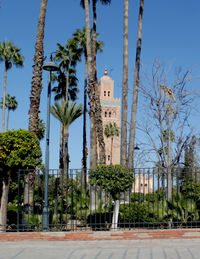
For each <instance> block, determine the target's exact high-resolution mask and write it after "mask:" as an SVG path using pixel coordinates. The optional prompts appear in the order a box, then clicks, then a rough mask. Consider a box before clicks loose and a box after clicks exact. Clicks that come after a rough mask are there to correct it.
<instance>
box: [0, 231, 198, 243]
mask: <svg viewBox="0 0 200 259" xmlns="http://www.w3.org/2000/svg"><path fill="white" fill-rule="evenodd" d="M191 238H200V229H170V230H169V229H166V230H134V231H132V230H130V231H96V232H93V231H90V232H89V231H86V232H80V231H79V232H23V233H22V232H9V233H8V232H6V233H0V242H3V241H25V240H46V241H75V240H77V241H91V240H147V239H191Z"/></svg>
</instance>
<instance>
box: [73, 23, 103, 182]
mask: <svg viewBox="0 0 200 259" xmlns="http://www.w3.org/2000/svg"><path fill="white" fill-rule="evenodd" d="M91 34H92V31H91ZM73 37H74V40H76V41H77V45H78V47H79V48H80V49H81V51H82V54H83V55H84V59H85V79H84V105H83V159H82V167H83V170H84V175H85V177H84V183H85V182H86V170H87V154H88V151H87V136H86V115H87V76H88V75H87V74H88V71H87V49H86V29H85V27H84V28H83V29H82V30H79V29H78V30H77V31H76V32H75V33H74V34H73ZM97 37H98V34H97ZM102 49H103V42H102V41H96V51H102Z"/></svg>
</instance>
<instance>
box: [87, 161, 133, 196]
mask: <svg viewBox="0 0 200 259" xmlns="http://www.w3.org/2000/svg"><path fill="white" fill-rule="evenodd" d="M89 179H90V184H92V185H97V186H100V187H101V188H102V189H104V190H105V191H107V192H109V193H110V194H111V195H112V197H113V199H114V200H116V199H117V198H118V197H119V194H120V193H121V192H125V191H128V190H129V189H130V188H131V186H132V183H133V181H134V177H133V171H130V170H128V169H124V168H123V167H122V166H121V165H109V166H107V165H99V166H97V168H96V169H94V170H90V171H89Z"/></svg>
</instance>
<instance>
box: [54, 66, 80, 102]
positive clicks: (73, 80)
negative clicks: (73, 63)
mask: <svg viewBox="0 0 200 259" xmlns="http://www.w3.org/2000/svg"><path fill="white" fill-rule="evenodd" d="M51 80H52V82H53V83H57V86H55V87H53V89H52V92H54V93H55V96H54V100H55V101H58V100H60V99H62V98H63V99H64V97H65V93H66V77H65V73H64V72H63V71H61V70H60V71H59V72H58V75H56V74H52V79H51ZM77 85H78V78H77V77H76V69H75V68H70V69H69V87H68V99H69V100H71V101H75V100H76V99H77V94H78V92H79V89H78V87H77Z"/></svg>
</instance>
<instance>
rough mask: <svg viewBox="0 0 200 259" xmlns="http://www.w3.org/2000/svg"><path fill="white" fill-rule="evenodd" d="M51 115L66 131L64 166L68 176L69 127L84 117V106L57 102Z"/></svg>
mask: <svg viewBox="0 0 200 259" xmlns="http://www.w3.org/2000/svg"><path fill="white" fill-rule="evenodd" d="M51 113H52V114H53V116H54V117H55V118H57V119H58V120H59V121H60V122H61V124H62V126H63V129H64V139H63V144H64V153H63V165H64V173H66V175H68V168H69V154H68V137H69V126H70V125H71V124H72V123H73V122H74V121H75V120H76V119H77V118H78V117H80V116H81V115H82V113H83V111H82V105H81V104H79V105H76V103H75V102H69V101H64V100H63V99H62V103H61V105H60V104H59V103H58V102H55V106H52V107H51Z"/></svg>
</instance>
